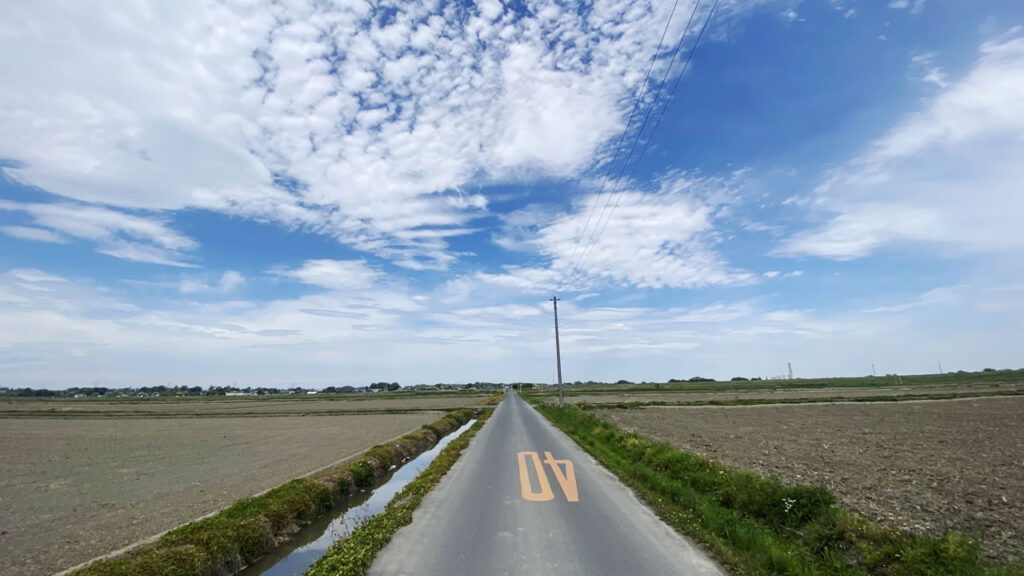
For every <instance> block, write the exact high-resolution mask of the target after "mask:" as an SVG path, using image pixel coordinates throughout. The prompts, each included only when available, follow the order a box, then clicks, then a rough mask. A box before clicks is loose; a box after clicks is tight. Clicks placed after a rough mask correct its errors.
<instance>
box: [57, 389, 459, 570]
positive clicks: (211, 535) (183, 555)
mask: <svg viewBox="0 0 1024 576" xmlns="http://www.w3.org/2000/svg"><path fill="white" fill-rule="evenodd" d="M474 413H475V410H473V409H470V408H463V409H460V410H457V411H455V412H452V413H450V414H446V415H445V416H443V417H442V418H440V419H438V420H436V421H434V422H432V423H430V424H428V425H427V427H428V428H427V429H421V430H417V431H415V432H412V433H410V434H407V435H405V436H403V437H402V438H401V439H399V440H398V441H396V442H395V443H394V444H389V445H378V446H374V447H373V448H370V449H369V450H367V451H366V452H365V453H364V454H363V456H362V457H361V458H360V459H359V460H356V461H354V462H350V463H348V464H344V465H342V466H339V467H336V468H333V469H330V470H326V471H323V472H320V473H318V474H316V475H315V476H313V477H308V478H299V479H295V480H291V481H289V482H286V483H284V484H282V485H280V486H278V487H277V488H274V489H272V490H270V491H269V492H266V493H264V494H261V495H260V496H255V497H252V498H244V499H242V500H239V501H238V502H235V503H234V504H232V505H231V506H230V507H228V508H225V509H224V510H222V511H220V512H218V513H217V514H215V515H213V516H210V517H207V518H203V519H201V520H197V521H196V522H192V523H190V524H187V525H185V526H182V527H180V528H176V529H174V530H172V531H170V532H168V533H166V534H164V535H163V536H161V537H160V539H159V540H158V541H157V542H156V543H155V544H153V545H151V546H148V547H144V548H141V549H139V550H136V551H133V552H130V553H128V554H125V555H123V556H118V557H115V558H111V559H108V560H103V561H100V562H96V563H93V564H90V565H89V566H87V567H85V568H82V569H80V570H77V571H75V572H74V575H75V576H138V575H146V576H207V575H210V576H212V575H215V574H233V573H234V572H236V571H237V570H238V569H240V568H242V567H243V566H245V565H247V564H249V563H251V562H252V561H254V560H256V559H257V558H259V557H260V556H262V555H263V554H266V553H267V552H268V551H270V550H272V549H274V548H275V547H277V546H278V545H279V544H280V543H281V542H283V541H284V540H287V538H288V537H289V536H290V535H291V534H293V533H294V532H296V531H297V529H298V528H299V527H301V526H304V525H306V524H308V523H310V522H312V521H313V520H315V519H316V518H317V517H319V516H321V515H322V514H324V513H326V512H327V511H328V510H329V509H330V508H331V506H332V504H333V503H335V502H338V501H340V500H341V499H343V498H345V497H346V496H348V495H349V494H351V493H352V492H353V491H354V490H355V489H358V488H364V487H369V486H372V485H373V484H374V483H376V482H377V481H378V480H379V479H380V478H382V477H383V476H384V475H386V474H387V473H388V469H389V468H390V467H391V465H393V464H398V463H399V462H401V460H402V459H403V458H410V457H412V456H414V455H416V454H419V453H421V452H423V451H425V450H427V449H429V448H430V447H432V446H434V445H435V444H436V443H437V441H438V440H440V438H441V437H442V436H444V435H446V434H448V433H450V432H452V431H454V430H455V429H457V428H458V427H459V426H461V425H462V424H464V423H466V422H467V421H469V420H470V418H472V417H473V415H474ZM453 444H454V442H453Z"/></svg>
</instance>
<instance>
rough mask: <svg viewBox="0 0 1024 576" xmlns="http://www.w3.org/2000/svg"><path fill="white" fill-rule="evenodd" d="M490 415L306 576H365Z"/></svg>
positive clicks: (326, 555)
mask: <svg viewBox="0 0 1024 576" xmlns="http://www.w3.org/2000/svg"><path fill="white" fill-rule="evenodd" d="M490 414H491V412H490V411H488V412H485V413H484V414H483V415H481V416H480V419H479V420H477V422H476V424H474V425H473V427H472V428H470V429H469V430H467V431H466V432H465V433H464V434H463V435H462V436H460V437H458V438H456V439H455V440H453V441H452V442H451V443H450V444H448V446H446V447H445V449H444V450H442V451H441V453H440V454H438V455H437V458H435V459H434V461H433V462H432V463H431V464H430V466H428V467H427V468H426V470H424V471H423V472H422V473H421V474H420V475H419V476H417V477H416V479H415V480H413V481H412V482H410V483H409V484H408V485H407V486H406V487H405V489H404V490H402V491H401V492H399V493H398V494H397V495H396V496H395V497H394V499H392V500H391V503H389V504H388V507H387V508H386V509H385V510H384V511H383V512H381V513H380V514H378V515H376V516H374V517H372V518H370V519H369V520H367V521H366V522H365V523H364V524H362V525H361V526H360V527H359V528H356V529H355V530H354V531H353V532H352V534H351V535H350V536H349V537H348V538H346V539H345V540H342V541H340V542H338V543H336V544H335V545H334V546H331V548H330V550H328V551H327V554H325V555H324V556H322V557H321V558H320V559H319V560H317V561H316V563H315V564H313V566H312V567H310V569H309V570H308V571H307V572H306V576H362V575H363V574H366V570H367V569H369V567H370V564H372V563H373V559H374V558H375V557H376V555H377V553H378V552H380V551H381V550H382V549H383V548H384V546H386V545H387V543H388V542H390V541H391V537H392V536H394V534H395V532H397V531H398V529H399V528H401V527H402V526H405V525H406V524H409V523H410V522H412V513H413V511H414V510H415V509H416V508H417V507H418V506H419V505H420V502H422V501H423V497H424V496H426V495H427V493H428V492H430V490H431V489H433V488H434V486H436V485H437V483H438V482H440V481H441V478H442V477H444V475H445V474H446V473H447V472H448V470H449V469H450V468H451V467H452V465H454V464H455V461H456V460H458V459H459V456H460V455H461V454H462V451H463V450H465V449H466V446H468V445H469V441H470V440H471V439H472V437H473V436H474V435H475V434H476V432H477V431H478V430H479V429H480V428H481V427H482V426H483V425H484V423H485V422H486V421H487V418H489V417H490Z"/></svg>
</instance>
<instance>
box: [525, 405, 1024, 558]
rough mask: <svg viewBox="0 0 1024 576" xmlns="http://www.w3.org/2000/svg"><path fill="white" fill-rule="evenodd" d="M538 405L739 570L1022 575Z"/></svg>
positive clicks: (951, 542) (954, 545)
mask: <svg viewBox="0 0 1024 576" xmlns="http://www.w3.org/2000/svg"><path fill="white" fill-rule="evenodd" d="M535 404H536V407H537V409H538V410H539V411H540V412H541V413H542V414H544V415H545V416H546V417H547V418H548V419H550V420H551V421H552V422H553V423H554V424H555V425H556V426H558V427H559V428H561V429H562V431H564V432H565V433H566V434H568V435H569V436H570V437H571V438H573V439H574V440H575V441H576V442H577V443H578V444H579V445H580V446H581V447H583V449H584V450H586V451H587V452H589V453H590V454H591V455H593V456H594V457H595V458H596V459H597V460H598V461H600V462H601V464H603V465H604V466H605V467H606V468H608V469H609V470H611V471H612V472H614V473H615V474H616V475H618V476H619V478H620V479H621V480H622V481H623V482H624V483H626V484H627V485H629V486H630V487H631V488H633V490H634V491H635V492H636V493H637V495H638V496H639V497H641V498H642V499H643V500H645V501H646V502H647V503H648V505H650V507H651V508H652V509H653V510H654V511H655V512H656V513H657V514H658V515H659V516H660V517H661V518H662V519H663V520H664V521H665V522H666V523H668V524H669V525H671V526H673V527H674V528H675V529H676V530H678V531H680V532H682V533H685V534H688V535H690V536H691V537H693V538H694V539H696V540H698V541H700V542H702V543H703V544H704V545H705V546H706V547H707V548H708V549H709V550H710V551H711V552H713V553H714V554H715V555H717V556H718V557H719V558H720V559H721V560H722V561H724V562H725V563H726V564H729V565H731V566H732V567H733V568H734V570H735V571H736V572H737V573H739V574H748V575H765V576H767V575H794V576H796V575H800V576H819V575H820V576H826V575H827V576H833V575H834V576H866V575H871V576H968V575H970V576H974V575H982V576H1024V567H1021V566H997V565H990V564H986V563H984V562H982V561H981V559H980V546H979V545H978V543H977V542H976V541H974V540H972V539H971V538H969V537H967V536H964V535H962V534H958V533H948V534H946V535H945V536H943V537H941V538H933V537H927V536H919V535H914V534H909V533H906V532H900V531H896V530H890V529H888V528H885V527H882V526H880V525H878V524H876V523H873V522H871V521H869V520H867V519H865V518H864V517H862V516H859V515H857V514H856V513H853V512H850V511H848V510H845V509H843V508H841V507H839V506H837V504H836V499H835V496H834V495H833V494H832V493H831V492H829V491H828V490H826V489H825V488H821V487H816V486H788V485H784V484H782V483H780V482H778V481H776V480H774V479H766V478H763V477H761V476H759V475H757V474H753V473H750V472H743V471H738V470H734V469H731V468H727V467H725V466H721V465H719V464H717V463H715V462H713V461H711V460H708V459H706V458H703V457H701V456H698V455H696V454H691V453H687V452H682V451H679V450H676V449H674V448H672V447H671V446H669V445H668V444H664V443H660V442H655V441H653V440H650V439H647V438H644V437H642V436H639V435H636V434H634V433H627V432H625V431H623V430H622V429H620V428H618V427H616V426H614V425H612V424H609V423H607V422H605V421H603V420H601V419H599V418H597V417H596V416H594V415H592V414H589V413H587V412H585V411H583V410H580V409H579V408H577V407H572V406H570V407H566V408H557V407H554V406H548V405H544V404H541V403H539V402H537V403H535Z"/></svg>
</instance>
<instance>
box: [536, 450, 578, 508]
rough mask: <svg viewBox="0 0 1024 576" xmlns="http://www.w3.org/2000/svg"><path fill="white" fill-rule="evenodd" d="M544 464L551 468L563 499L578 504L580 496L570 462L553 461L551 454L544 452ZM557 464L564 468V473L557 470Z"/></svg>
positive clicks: (574, 472)
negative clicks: (563, 495)
mask: <svg viewBox="0 0 1024 576" xmlns="http://www.w3.org/2000/svg"><path fill="white" fill-rule="evenodd" d="M544 463H545V464H547V465H548V466H551V471H552V472H553V473H554V474H555V480H558V485H559V486H561V487H562V493H563V494H565V499H566V500H568V501H569V502H579V501H580V494H579V491H578V490H577V489H576V469H575V468H573V466H572V462H570V461H569V460H555V458H554V457H553V456H552V455H551V452H544ZM559 464H561V465H563V466H565V471H564V472H563V471H562V469H561V468H559V466H558V465H559Z"/></svg>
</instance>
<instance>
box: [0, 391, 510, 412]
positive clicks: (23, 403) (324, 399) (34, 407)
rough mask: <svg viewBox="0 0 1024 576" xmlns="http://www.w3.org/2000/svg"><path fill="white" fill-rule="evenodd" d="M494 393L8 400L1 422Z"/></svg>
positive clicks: (425, 405) (459, 399)
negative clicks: (22, 418)
mask: <svg viewBox="0 0 1024 576" xmlns="http://www.w3.org/2000/svg"><path fill="white" fill-rule="evenodd" d="M492 395H493V393H491V394H487V393H485V394H424V395H395V396H390V395H387V394H364V395H343V396H334V395H331V396H319V397H317V396H314V397H305V396H297V397H294V398H289V397H280V396H276V397H259V396H228V397H223V396H222V397H216V398H211V397H186V398H180V399H178V398H83V399H71V398H54V399H49V398H5V399H2V400H0V417H3V416H21V415H23V414H30V415H47V416H48V415H61V416H66V415H82V416H91V415H95V416H104V415H109V416H144V417H148V416H151V415H161V416H179V417H188V416H245V415H267V416H271V415H302V414H317V413H328V414H329V413H351V412H382V411H404V410H407V411H415V410H444V411H451V410H455V409H456V408H464V407H470V406H476V405H478V404H479V403H480V402H482V401H483V400H485V399H487V398H489V397H490V396H492Z"/></svg>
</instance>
